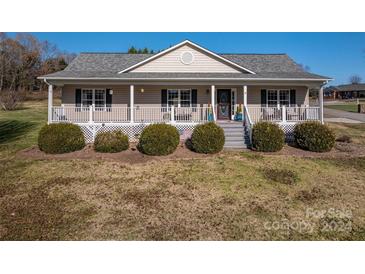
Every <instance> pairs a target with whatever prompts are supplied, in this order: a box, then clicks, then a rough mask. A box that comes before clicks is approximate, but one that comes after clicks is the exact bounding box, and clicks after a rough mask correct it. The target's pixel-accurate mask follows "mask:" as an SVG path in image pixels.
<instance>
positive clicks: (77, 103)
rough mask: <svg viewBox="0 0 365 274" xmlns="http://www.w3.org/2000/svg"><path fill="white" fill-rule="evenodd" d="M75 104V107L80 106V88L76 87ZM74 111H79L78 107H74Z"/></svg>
mask: <svg viewBox="0 0 365 274" xmlns="http://www.w3.org/2000/svg"><path fill="white" fill-rule="evenodd" d="M75 104H76V107H81V89H80V88H77V89H76V90H75ZM76 111H80V109H78V108H77V109H76Z"/></svg>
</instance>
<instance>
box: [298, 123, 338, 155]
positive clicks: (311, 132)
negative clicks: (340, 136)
mask: <svg viewBox="0 0 365 274" xmlns="http://www.w3.org/2000/svg"><path fill="white" fill-rule="evenodd" d="M294 140H295V143H296V144H297V146H299V147H300V148H302V149H305V150H309V151H314V152H327V151H330V150H331V149H332V148H333V146H334V145H335V141H336V135H335V134H334V132H333V131H332V130H331V129H330V128H329V127H328V126H326V125H323V124H321V123H320V122H316V121H308V122H304V123H300V124H297V125H296V126H295V128H294Z"/></svg>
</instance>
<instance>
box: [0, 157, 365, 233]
mask: <svg viewBox="0 0 365 274" xmlns="http://www.w3.org/2000/svg"><path fill="white" fill-rule="evenodd" d="M248 155H250V156H248ZM253 155H257V154H252V155H251V153H250V152H247V153H244V154H241V153H234V152H227V153H223V154H221V155H216V156H213V157H210V158H203V159H195V160H168V161H167V160H166V161H153V162H147V163H143V164H133V165H129V164H123V163H120V162H117V161H103V160H97V161H90V160H73V161H59V160H48V161H34V160H33V161H25V160H17V159H13V160H12V161H7V162H2V163H1V169H0V170H1V175H2V178H4V180H3V183H2V187H1V188H0V193H1V198H0V203H1V209H0V214H1V221H0V226H1V229H0V236H1V238H2V239H11V240H13V239H14V240H15V239H18V240H24V239H42V240H43V239H47V240H50V239H54V240H59V239H65V240H69V239H84V240H96V239H98V240H110V239H117V240H290V239H296V240H301V239H341V240H345V239H364V237H365V234H364V230H363V229H364V227H365V219H364V216H365V215H364V208H365V202H364V201H365V199H364V198H365V184H364V180H363V178H364V175H365V169H362V167H364V165H365V159H364V158H358V159H356V161H355V163H354V165H353V166H352V165H351V164H350V163H348V162H347V161H348V160H343V161H342V160H339V159H337V160H333V159H332V160H326V159H299V158H294V157H292V158H290V157H289V158H288V157H287V156H269V155H267V156H266V155H264V156H263V155H260V156H253ZM264 169H271V170H279V171H280V172H279V174H282V173H281V171H283V170H284V171H285V170H290V171H292V172H293V173H295V175H297V174H300V180H297V181H296V183H295V184H287V183H285V182H284V183H283V182H281V181H280V180H281V179H280V178H284V179H283V180H284V181H285V180H287V176H286V175H287V174H288V173H287V172H284V173H285V174H286V175H285V176H284V177H280V176H281V175H280V176H276V180H272V178H268V177H267V176H266V175H265V174H263V173H262V170H264ZM289 177H290V178H292V175H289ZM4 183H5V184H4ZM308 208H314V209H329V208H337V209H343V208H346V209H349V210H351V211H352V214H353V218H352V220H351V222H352V223H351V224H352V227H353V230H352V231H347V232H337V233H328V232H323V231H321V228H322V227H323V224H321V222H322V223H323V220H322V219H320V220H317V219H313V220H310V221H311V222H312V223H313V225H314V226H315V230H314V231H313V232H312V233H307V232H305V233H302V232H301V233H300V232H298V231H297V230H296V229H291V228H290V229H287V230H284V231H283V230H278V231H277V230H268V229H267V228H265V224H266V223H267V222H275V221H283V220H288V221H289V222H294V221H296V220H298V218H299V219H304V220H308V219H307V218H306V216H305V214H306V210H307V209H308ZM325 221H326V220H325Z"/></svg>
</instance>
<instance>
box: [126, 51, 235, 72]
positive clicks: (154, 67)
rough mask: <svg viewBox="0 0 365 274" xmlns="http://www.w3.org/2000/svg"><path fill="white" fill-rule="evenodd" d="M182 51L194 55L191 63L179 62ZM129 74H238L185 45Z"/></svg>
mask: <svg viewBox="0 0 365 274" xmlns="http://www.w3.org/2000/svg"><path fill="white" fill-rule="evenodd" d="M184 51H190V52H191V53H193V55H194V61H193V63H191V64H189V65H186V64H184V63H182V62H181V61H180V56H181V54H182V53H183V52H184ZM131 72H203V73H204V72H222V73H223V72H230V73H240V72H241V71H239V70H238V69H236V68H233V67H232V66H231V65H228V64H226V63H224V62H222V61H221V60H218V59H217V58H214V57H211V56H209V55H207V54H206V53H203V52H202V51H200V50H199V49H196V48H193V47H191V46H188V45H185V46H182V47H180V48H177V49H175V50H173V51H171V52H169V53H166V54H164V55H162V56H160V57H158V58H156V59H155V60H152V61H150V62H148V63H146V64H143V65H141V66H140V67H137V68H135V69H133V70H131Z"/></svg>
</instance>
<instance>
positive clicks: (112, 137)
mask: <svg viewBox="0 0 365 274" xmlns="http://www.w3.org/2000/svg"><path fill="white" fill-rule="evenodd" d="M128 147H129V141H128V136H127V135H125V134H123V133H122V132H121V131H120V130H117V131H107V132H99V133H98V134H97V135H96V137H95V141H94V149H95V151H98V152H111V153H114V152H120V151H123V150H127V149H128Z"/></svg>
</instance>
